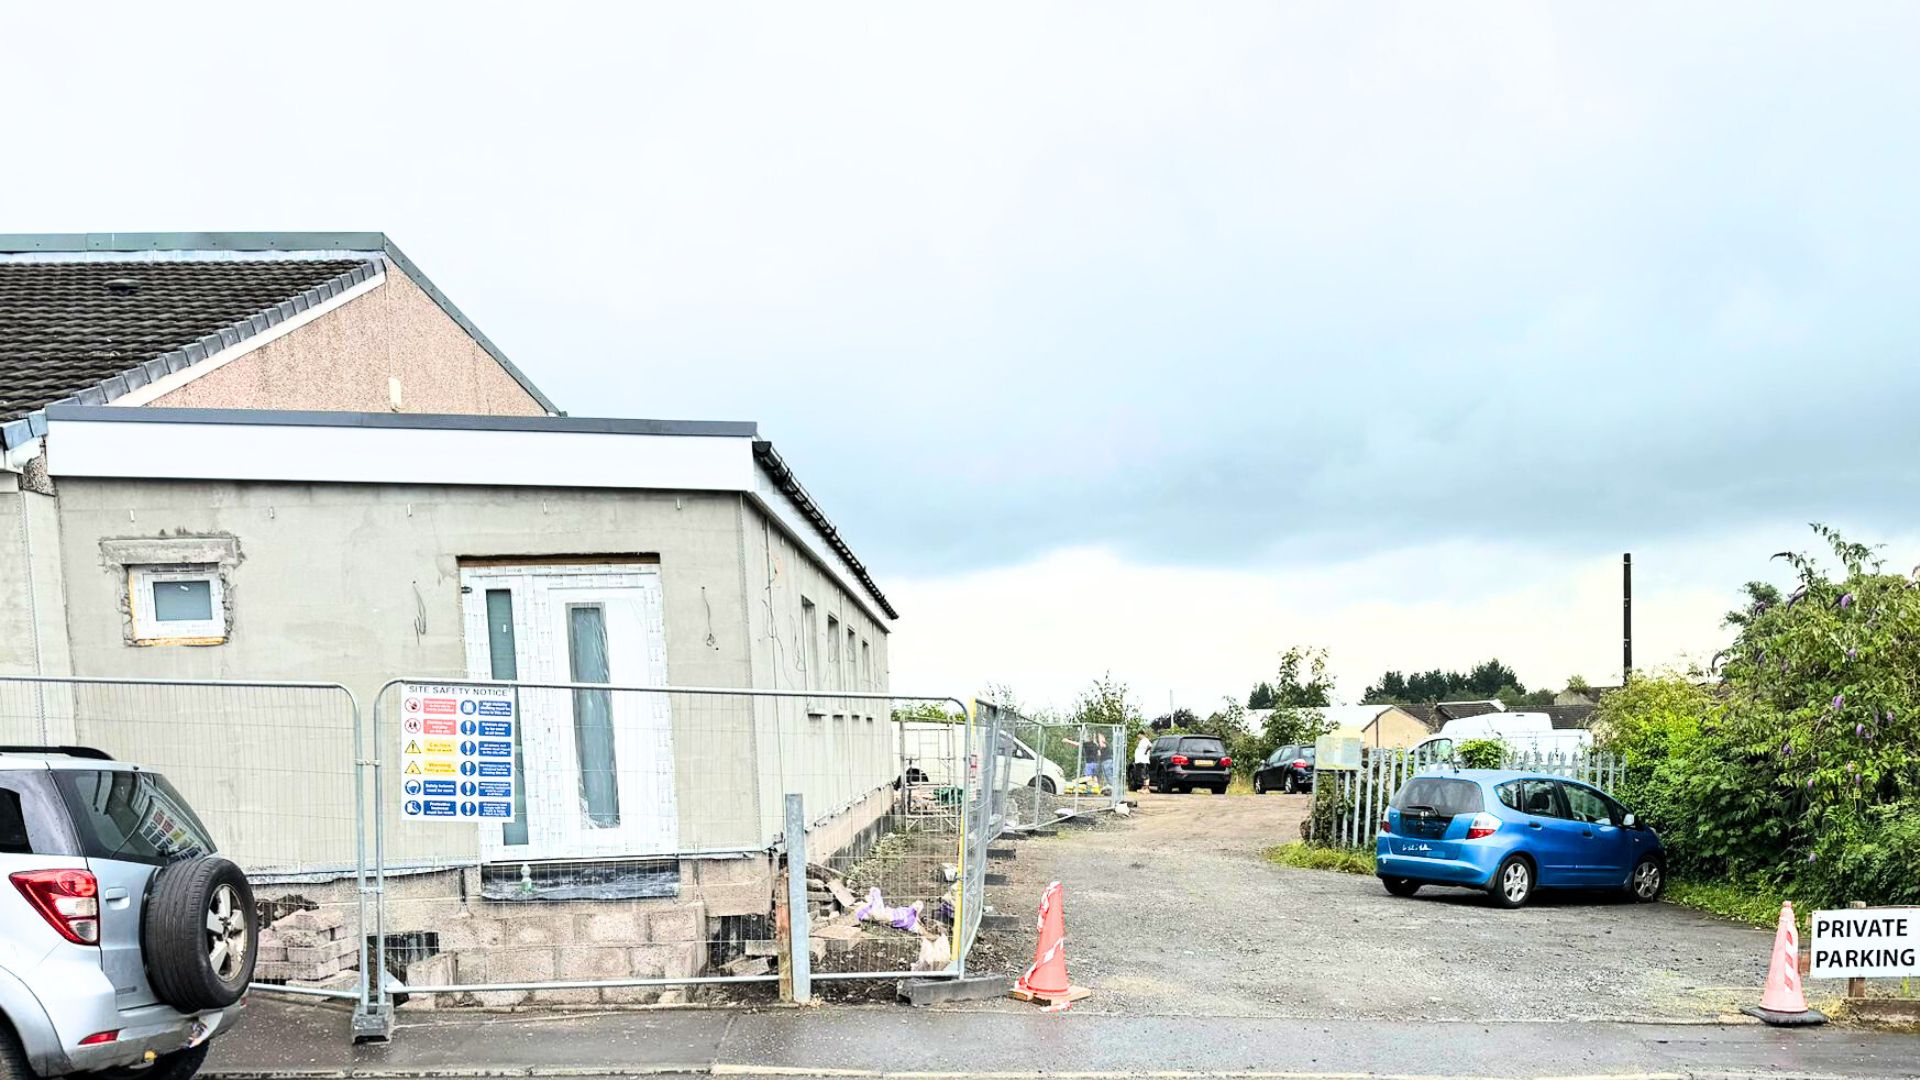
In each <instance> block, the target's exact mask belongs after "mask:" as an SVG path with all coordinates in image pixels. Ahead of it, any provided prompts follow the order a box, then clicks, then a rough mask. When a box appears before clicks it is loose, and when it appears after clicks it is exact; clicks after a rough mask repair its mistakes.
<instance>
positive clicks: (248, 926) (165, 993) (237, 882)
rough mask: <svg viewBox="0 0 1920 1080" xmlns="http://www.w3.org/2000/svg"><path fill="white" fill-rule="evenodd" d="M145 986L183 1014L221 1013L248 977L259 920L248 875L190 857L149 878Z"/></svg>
mask: <svg viewBox="0 0 1920 1080" xmlns="http://www.w3.org/2000/svg"><path fill="white" fill-rule="evenodd" d="M141 929H142V931H143V933H142V934H141V938H142V945H143V947H144V948H145V950H146V961H147V981H148V982H150V983H151V984H152V985H153V991H154V993H155V994H157V995H159V997H160V1000H162V1001H164V1002H166V1003H167V1004H169V1005H171V1006H173V1007H174V1008H176V1009H179V1010H180V1011H181V1012H200V1011H202V1010H204V1009H224V1008H226V1007H227V1006H229V1005H231V1004H233V1003H234V1002H236V1001H238V1000H240V995H241V994H244V993H246V990H247V983H248V982H250V981H252V979H253V961H254V954H255V952H256V949H255V946H256V945H257V944H258V941H259V935H260V928H259V916H258V915H256V914H255V912H254V908H253V888H252V886H250V885H248V884H247V875H245V874H243V873H241V872H240V868H239V867H238V866H235V865H234V864H233V863H231V862H228V861H227V860H225V859H220V858H213V857H205V858H198V859H188V860H186V861H184V862H177V863H174V864H173V865H171V866H167V867H163V868H162V869H161V870H160V872H159V873H158V874H155V875H154V878H153V886H152V889H151V891H150V892H149V894H148V896H147V909H146V921H145V925H144V926H143V927H142V928H141Z"/></svg>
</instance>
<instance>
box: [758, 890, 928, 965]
mask: <svg viewBox="0 0 1920 1080" xmlns="http://www.w3.org/2000/svg"><path fill="white" fill-rule="evenodd" d="M807 906H808V908H809V917H808V939H807V948H808V952H809V953H810V954H811V955H812V958H813V962H814V963H815V964H816V965H820V966H822V967H823V968H825V969H826V970H837V969H844V970H847V971H890V970H898V969H900V968H902V967H906V966H910V967H911V970H914V971H939V970H942V969H944V968H946V967H947V966H948V965H949V964H950V963H951V962H952V961H953V949H952V943H951V941H950V940H949V937H948V931H947V928H946V926H944V925H942V924H941V923H940V922H939V921H938V919H939V918H940V917H950V914H951V913H950V911H948V910H947V905H946V904H945V903H942V904H941V905H940V907H941V908H942V910H941V912H939V913H937V914H936V913H930V912H928V911H926V910H925V904H924V903H923V902H921V901H915V902H913V903H912V904H908V905H904V906H901V907H889V906H887V903H886V900H885V898H884V897H883V896H882V895H881V893H880V889H879V888H878V887H874V888H872V889H869V890H868V891H867V894H866V896H864V897H862V896H858V895H856V894H855V893H854V891H853V889H852V888H851V887H849V886H848V884H847V881H846V879H845V878H844V877H843V876H842V875H841V874H840V873H839V872H838V871H836V870H834V869H832V868H831V867H826V866H818V865H812V866H808V867H807ZM745 951H746V955H745V956H742V957H740V958H739V959H737V960H734V961H732V962H731V963H729V964H727V965H726V972H727V974H729V975H766V974H769V973H771V972H773V971H774V970H776V969H777V966H778V960H779V957H780V956H781V945H780V942H778V941H771V940H769V941H749V942H747V943H746V950H745Z"/></svg>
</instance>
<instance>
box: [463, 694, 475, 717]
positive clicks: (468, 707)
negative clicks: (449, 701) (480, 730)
mask: <svg viewBox="0 0 1920 1080" xmlns="http://www.w3.org/2000/svg"><path fill="white" fill-rule="evenodd" d="M473 708H474V706H473V699H472V698H468V699H467V700H465V701H462V702H461V703H460V714H461V715H462V716H472V715H473Z"/></svg>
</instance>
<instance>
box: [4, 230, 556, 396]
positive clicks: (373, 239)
mask: <svg viewBox="0 0 1920 1080" xmlns="http://www.w3.org/2000/svg"><path fill="white" fill-rule="evenodd" d="M80 251H128V252H131V251H378V252H382V253H384V254H385V255H386V257H387V258H388V259H390V260H392V261H393V264H394V265H395V266H398V267H399V268H400V270H401V272H402V273H404V274H406V275H407V277H409V278H411V279H413V283H414V284H415V285H418V286H420V289H421V291H422V292H425V293H426V294H427V295H428V296H430V297H432V298H433V302H434V303H436V304H438V305H440V310H441V311H444V312H446V313H447V317H448V318H450V319H452V320H453V321H454V323H456V324H457V325H458V326H459V327H460V329H462V330H465V331H466V332H467V333H468V335H469V336H471V337H472V338H473V340H474V341H475V342H477V343H478V344H479V346H480V347H481V348H482V349H485V350H486V351H487V355H488V356H491V357H493V359H494V360H495V361H496V362H497V363H498V364H499V365H500V366H501V367H503V368H505V369H506V370H507V374H508V375H511V376H513V381H514V382H517V383H519V384H520V388H521V389H522V390H525V391H526V392H527V393H528V394H529V395H531V396H532V397H533V400H535V401H537V402H539V403H540V407H541V408H543V409H545V410H547V411H548V412H550V413H559V412H560V408H559V406H557V405H555V404H554V403H553V401H552V399H550V398H548V397H547V395H546V394H544V393H542V392H541V390H540V388H539V387H537V386H535V385H534V384H533V380H532V379H529V378H527V376H526V373H525V372H523V371H521V370H520V369H519V368H518V367H515V366H514V363H513V361H511V360H509V359H507V354H506V353H504V352H502V351H500V346H498V345H495V344H494V343H493V341H492V339H490V338H488V337H487V335H485V334H483V333H481V332H480V328H479V327H478V326H475V325H474V324H473V320H472V319H469V318H467V316H466V313H465V312H463V311H461V310H460V309H459V308H458V307H455V306H454V303H453V301H452V300H449V299H447V294H446V293H443V292H441V291H440V287H439V286H438V285H435V284H434V283H433V281H432V280H431V279H430V278H428V277H427V275H426V274H424V273H421V271H420V267H419V266H417V265H416V264H415V263H414V261H413V260H412V259H409V258H407V256H406V253H405V252H403V251H401V250H400V248H399V247H398V246H396V245H395V244H394V242H393V241H392V240H390V239H388V238H387V234H386V233H383V232H284V233H282V232H172V233H169V232H124V233H123V232H105V233H0V254H14V253H20V252H80Z"/></svg>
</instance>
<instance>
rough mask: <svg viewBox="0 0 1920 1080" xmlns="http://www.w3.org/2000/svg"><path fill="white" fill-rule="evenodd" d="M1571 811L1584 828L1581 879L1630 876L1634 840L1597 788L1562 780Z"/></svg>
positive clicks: (1592, 881) (1610, 880)
mask: <svg viewBox="0 0 1920 1080" xmlns="http://www.w3.org/2000/svg"><path fill="white" fill-rule="evenodd" d="M1560 790H1561V794H1562V795H1563V796H1564V797H1565V798H1566V800H1567V811H1568V814H1569V816H1570V817H1572V818H1573V819H1574V821H1575V823H1576V824H1577V825H1578V826H1579V828H1580V835H1581V841H1582V842H1581V845H1580V866H1579V879H1580V882H1581V884H1583V885H1619V884H1622V883H1623V882H1625V881H1626V880H1627V863H1628V861H1629V860H1630V859H1631V858H1632V853H1633V841H1632V838H1631V837H1630V836H1629V835H1628V834H1627V831H1626V830H1625V829H1622V828H1620V827H1619V826H1617V825H1615V824H1614V823H1613V810H1612V808H1611V807H1609V806H1608V805H1607V803H1606V800H1605V799H1602V798H1601V797H1600V795H1599V794H1598V793H1597V792H1594V791H1592V790H1591V789H1589V788H1586V787H1583V786H1581V785H1579V784H1561V785H1560Z"/></svg>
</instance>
